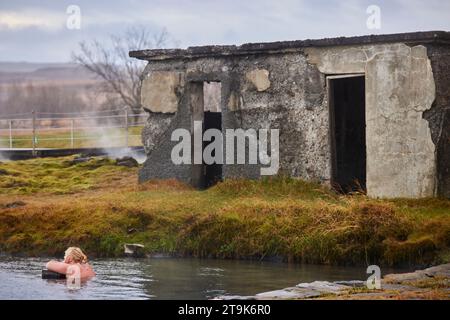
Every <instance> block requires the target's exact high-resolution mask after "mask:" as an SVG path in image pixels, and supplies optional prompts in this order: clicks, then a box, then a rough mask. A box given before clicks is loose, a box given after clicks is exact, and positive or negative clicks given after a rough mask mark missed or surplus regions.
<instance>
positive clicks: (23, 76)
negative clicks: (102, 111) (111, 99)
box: [0, 62, 105, 115]
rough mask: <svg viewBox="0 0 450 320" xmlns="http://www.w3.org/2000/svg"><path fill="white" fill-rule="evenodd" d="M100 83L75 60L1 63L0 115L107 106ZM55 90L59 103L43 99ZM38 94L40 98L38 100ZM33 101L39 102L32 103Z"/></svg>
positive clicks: (90, 108) (93, 108)
mask: <svg viewBox="0 0 450 320" xmlns="http://www.w3.org/2000/svg"><path fill="white" fill-rule="evenodd" d="M99 83H100V81H99V80H98V79H97V78H96V77H95V75H94V74H92V73H91V72H89V71H88V70H86V69H84V68H82V67H80V66H78V65H76V64H73V63H30V62H0V115H6V114H10V113H16V112H29V111H31V110H32V109H36V108H37V109H45V110H46V111H47V112H48V111H49V110H50V111H51V112H52V110H53V109H54V110H55V111H58V112H65V111H67V112H72V111H74V108H75V109H77V110H79V109H88V110H96V109H99V108H101V107H103V108H104V107H105V106H104V103H105V97H102V96H101V95H98V94H95V90H94V87H95V86H96V85H98V84H99ZM30 87H32V88H33V90H31V89H30ZM38 91H42V92H38ZM30 92H31V93H32V95H31V93H30ZM19 93H23V94H19ZM49 93H50V94H49ZM52 93H54V95H59V97H58V99H57V100H58V103H56V104H57V106H56V105H55V101H54V99H53V101H52V102H48V103H47V101H46V100H45V99H44V98H42V96H50V95H51V94H52ZM24 95H28V99H25V98H24V97H22V96H24ZM36 96H39V97H40V99H38V100H37V101H38V102H36V99H35V97H36ZM66 96H67V97H68V98H67V102H66V103H65V101H64V99H65V98H64V97H66ZM47 100H51V98H48V99H47ZM30 101H31V102H30ZM75 101H76V103H75ZM32 102H36V103H38V104H39V105H37V106H36V105H31V103H32ZM74 104H76V106H75V105H74ZM53 105H55V106H54V107H53Z"/></svg>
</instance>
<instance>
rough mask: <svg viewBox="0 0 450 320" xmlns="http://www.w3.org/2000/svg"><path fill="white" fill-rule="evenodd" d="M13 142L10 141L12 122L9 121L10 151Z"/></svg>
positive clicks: (10, 138) (10, 137) (10, 139)
mask: <svg viewBox="0 0 450 320" xmlns="http://www.w3.org/2000/svg"><path fill="white" fill-rule="evenodd" d="M12 147H13V140H12V120H9V148H10V149H12Z"/></svg>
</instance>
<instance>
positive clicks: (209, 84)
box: [191, 81, 223, 189]
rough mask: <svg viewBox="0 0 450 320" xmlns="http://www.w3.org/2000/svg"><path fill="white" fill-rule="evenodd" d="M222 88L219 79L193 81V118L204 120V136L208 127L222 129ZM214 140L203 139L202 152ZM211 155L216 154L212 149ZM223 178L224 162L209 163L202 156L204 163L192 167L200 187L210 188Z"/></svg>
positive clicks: (194, 183)
mask: <svg viewBox="0 0 450 320" xmlns="http://www.w3.org/2000/svg"><path fill="white" fill-rule="evenodd" d="M221 90H222V86H221V83H220V82H218V81H214V82H213V81H205V82H193V83H191V108H192V115H193V117H192V120H193V121H202V137H203V135H204V133H205V131H206V130H208V129H217V130H220V131H222V108H221V96H222V94H221ZM213 142H214V137H213V138H212V141H203V143H202V144H203V145H202V150H201V151H202V154H203V151H204V150H205V148H206V146H208V145H209V144H210V143H213ZM222 147H223V146H222ZM211 156H213V157H214V156H215V151H212V154H211ZM221 180H222V164H218V163H213V164H207V163H205V161H204V159H203V157H202V164H194V165H193V167H192V184H193V185H194V186H195V187H197V188H199V189H205V188H209V187H211V186H213V185H215V184H216V183H217V182H219V181H221Z"/></svg>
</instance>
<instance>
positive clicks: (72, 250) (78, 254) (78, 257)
mask: <svg viewBox="0 0 450 320" xmlns="http://www.w3.org/2000/svg"><path fill="white" fill-rule="evenodd" d="M67 257H71V258H72V260H73V262H75V263H86V262H87V261H88V258H87V257H86V255H85V254H84V253H83V251H81V249H80V248H77V247H69V248H68V249H67V250H66V252H65V253H64V259H66V258H67Z"/></svg>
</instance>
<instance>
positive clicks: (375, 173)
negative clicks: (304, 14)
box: [306, 44, 436, 198]
mask: <svg viewBox="0 0 450 320" xmlns="http://www.w3.org/2000/svg"><path fill="white" fill-rule="evenodd" d="M306 52H307V54H308V61H309V62H310V63H312V64H315V65H317V67H318V68H319V70H320V71H321V72H322V73H326V74H341V73H364V74H365V75H366V148H367V192H368V195H369V196H372V197H383V198H384V197H411V198H418V197H429V196H433V195H434V194H435V187H436V154H435V145H434V143H433V141H432V138H431V131H430V127H429V124H428V121H427V120H425V119H424V118H423V113H424V112H425V111H426V110H429V109H430V108H431V106H432V103H433V101H434V99H435V82H434V77H433V72H432V69H431V63H430V60H429V59H428V56H427V49H426V48H425V47H424V46H415V47H412V48H411V47H409V46H407V45H405V44H391V45H380V46H360V47H350V48H325V49H324V48H311V49H307V50H306Z"/></svg>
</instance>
